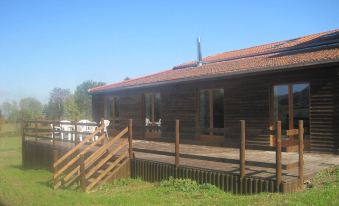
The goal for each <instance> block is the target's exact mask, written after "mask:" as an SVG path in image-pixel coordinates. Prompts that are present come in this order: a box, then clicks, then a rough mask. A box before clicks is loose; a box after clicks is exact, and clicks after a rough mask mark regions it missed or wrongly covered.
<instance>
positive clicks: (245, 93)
mask: <svg viewBox="0 0 339 206" xmlns="http://www.w3.org/2000/svg"><path fill="white" fill-rule="evenodd" d="M337 69H339V66H331V67H318V68H308V69H307V70H295V71H289V72H275V73H267V74H262V75H256V76H243V77H232V78H231V77H229V78H224V79H220V78H219V79H216V80H209V81H206V80H205V81H194V82H191V83H182V84H169V85H166V86H158V87H156V88H155V87H148V88H143V89H130V90H126V91H123V92H122V91H120V92H114V93H109V94H96V95H93V117H94V118H95V119H96V120H97V121H98V120H99V118H100V117H103V116H104V110H103V107H104V106H103V105H104V103H103V102H104V96H105V95H116V96H119V97H120V98H121V99H120V104H119V107H120V108H119V111H120V121H121V122H122V125H125V124H126V123H127V121H128V119H129V118H132V119H133V121H134V125H135V127H134V128H133V133H134V136H135V137H136V138H145V137H144V119H145V118H144V105H143V94H144V93H146V92H160V94H161V119H162V128H161V131H162V137H165V138H174V120H175V119H179V120H180V124H181V128H180V133H181V139H182V140H184V141H185V140H193V141H196V137H197V135H196V134H197V125H198V123H197V122H198V119H197V117H198V91H199V89H208V88H224V128H225V129H224V130H225V134H224V142H223V143H218V144H221V145H226V146H238V144H239V135H240V134H239V131H240V130H239V120H240V119H246V122H247V128H248V131H247V133H248V139H249V140H251V143H252V144H258V145H262V144H264V145H269V143H270V139H269V135H268V128H269V126H270V124H271V122H272V118H271V117H270V110H271V107H272V105H271V98H272V87H273V85H276V84H286V83H305V82H309V83H310V86H311V90H310V143H311V147H310V149H311V151H315V152H330V153H336V152H337V151H338V148H339V127H338V126H337V125H339V75H338V70H337ZM119 129H120V128H119ZM257 136H263V137H264V138H263V137H261V139H258V140H257V139H256V137H257ZM205 143H206V144H209V142H208V140H207V142H205ZM266 149H267V148H266Z"/></svg>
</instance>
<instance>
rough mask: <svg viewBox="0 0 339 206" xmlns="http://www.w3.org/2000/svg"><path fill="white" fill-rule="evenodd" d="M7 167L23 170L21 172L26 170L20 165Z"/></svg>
mask: <svg viewBox="0 0 339 206" xmlns="http://www.w3.org/2000/svg"><path fill="white" fill-rule="evenodd" d="M9 167H11V168H14V169H19V170H23V171H25V170H27V169H26V168H24V167H23V166H22V165H10V166H9Z"/></svg>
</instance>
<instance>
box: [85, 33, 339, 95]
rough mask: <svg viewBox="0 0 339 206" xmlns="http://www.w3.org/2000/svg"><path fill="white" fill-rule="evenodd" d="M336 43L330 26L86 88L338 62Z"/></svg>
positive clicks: (106, 88)
mask: <svg viewBox="0 0 339 206" xmlns="http://www.w3.org/2000/svg"><path fill="white" fill-rule="evenodd" d="M338 45H339V30H333V31H328V32H323V33H319V34H313V35H309V36H305V37H300V38H296V39H292V40H287V41H280V42H275V43H271V44H266V45H261V46H256V47H251V48H247V49H241V50H236V51H230V52H224V53H220V54H216V55H213V56H208V57H206V58H204V59H203V62H204V64H203V65H202V66H200V67H196V63H195V62H188V63H185V64H182V65H178V66H176V67H174V69H169V70H165V71H162V72H159V73H155V74H152V75H148V76H144V77H140V78H136V79H130V80H127V81H122V82H118V83H114V84H109V85H105V86H101V87H96V88H93V89H90V90H89V92H90V93H99V92H105V91H110V90H115V89H125V88H130V87H135V86H146V85H150V84H157V83H169V82H171V81H180V80H190V79H195V78H210V77H215V76H226V75H234V74H240V73H251V72H260V71H268V70H277V69H288V68H291V67H297V66H303V65H314V64H321V63H331V62H339V46H338Z"/></svg>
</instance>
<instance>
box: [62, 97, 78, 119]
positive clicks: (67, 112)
mask: <svg viewBox="0 0 339 206" xmlns="http://www.w3.org/2000/svg"><path fill="white" fill-rule="evenodd" d="M64 117H65V118H66V119H68V120H73V121H74V120H78V119H79V118H80V111H79V108H78V105H77V104H76V103H75V98H74V95H70V96H69V97H68V98H67V99H66V100H65V103H64Z"/></svg>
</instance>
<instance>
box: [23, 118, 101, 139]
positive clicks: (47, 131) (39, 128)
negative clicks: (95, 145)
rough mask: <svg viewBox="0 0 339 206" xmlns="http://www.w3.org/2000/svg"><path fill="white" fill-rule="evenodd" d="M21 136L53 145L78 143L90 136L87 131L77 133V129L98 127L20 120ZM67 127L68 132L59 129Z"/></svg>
mask: <svg viewBox="0 0 339 206" xmlns="http://www.w3.org/2000/svg"><path fill="white" fill-rule="evenodd" d="M21 124H22V136H23V137H24V138H25V139H28V138H34V139H35V140H39V139H45V140H51V141H52V142H53V145H54V144H55V143H56V142H58V141H64V142H73V143H78V142H80V141H81V137H83V136H84V137H85V136H88V135H89V134H91V132H89V131H84V132H82V131H79V127H82V126H84V127H94V128H95V127H98V126H99V125H98V124H97V123H95V122H93V123H79V122H76V121H73V122H62V121H49V120H22V123H21ZM63 125H67V126H70V128H72V130H70V131H65V130H62V129H61V126H63Z"/></svg>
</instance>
